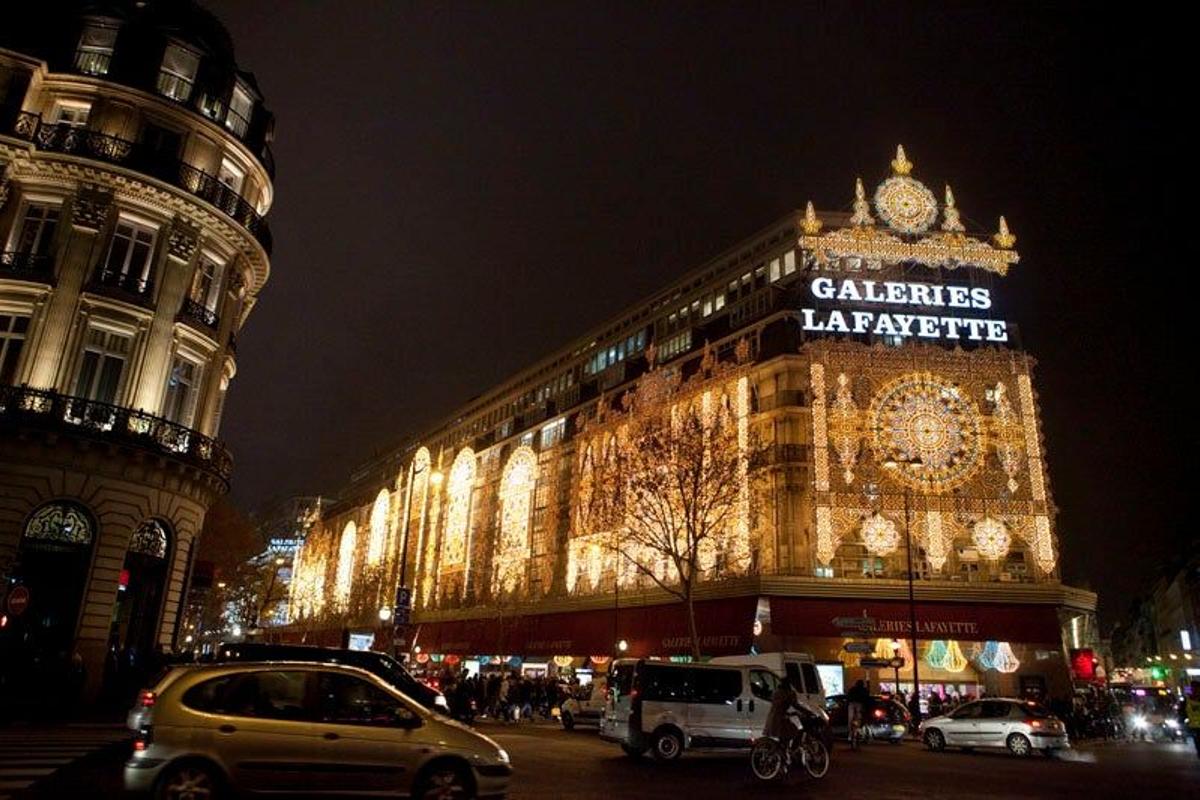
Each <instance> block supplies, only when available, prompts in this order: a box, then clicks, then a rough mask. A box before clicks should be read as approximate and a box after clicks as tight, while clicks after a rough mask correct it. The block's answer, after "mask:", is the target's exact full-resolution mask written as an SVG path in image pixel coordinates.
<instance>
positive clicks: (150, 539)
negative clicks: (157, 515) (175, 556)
mask: <svg viewBox="0 0 1200 800" xmlns="http://www.w3.org/2000/svg"><path fill="white" fill-rule="evenodd" d="M129 552H131V553H140V554H141V555H144V556H150V557H151V558H158V559H163V558H166V557H167V529H166V528H165V527H163V524H162V523H161V522H159V521H158V520H156V519H148V520H146V521H145V522H143V523H142V524H141V525H139V526H138V527H137V530H135V531H134V532H133V536H131V537H130V538H129Z"/></svg>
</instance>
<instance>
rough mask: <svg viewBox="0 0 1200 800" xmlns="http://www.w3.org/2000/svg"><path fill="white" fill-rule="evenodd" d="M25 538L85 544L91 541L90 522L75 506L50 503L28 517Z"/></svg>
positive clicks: (58, 542)
mask: <svg viewBox="0 0 1200 800" xmlns="http://www.w3.org/2000/svg"><path fill="white" fill-rule="evenodd" d="M25 538H26V539H33V540H37V541H41V542H47V543H57V544H67V545H86V544H89V543H90V542H91V541H92V523H91V521H90V520H88V518H87V515H86V514H85V513H84V512H83V510H82V509H80V508H78V507H77V506H73V505H70V504H68V503H50V504H48V505H44V506H42V507H41V508H39V509H38V510H37V511H35V512H34V514H33V516H32V517H30V518H29V522H27V523H26V524H25Z"/></svg>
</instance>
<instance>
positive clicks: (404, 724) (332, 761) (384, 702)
mask: <svg viewBox="0 0 1200 800" xmlns="http://www.w3.org/2000/svg"><path fill="white" fill-rule="evenodd" d="M317 695H318V709H319V710H318V717H317V722H316V724H315V725H314V728H316V730H317V735H318V736H319V737H320V739H321V742H322V746H323V750H322V754H321V755H322V759H321V762H322V768H321V772H322V773H323V775H324V778H325V784H324V786H323V788H326V789H329V790H341V791H345V790H346V788H347V787H354V790H355V791H362V792H392V793H399V792H402V791H407V790H408V787H409V785H410V783H411V781H412V779H413V776H414V775H415V774H416V771H417V767H418V765H419V763H420V761H421V759H422V757H423V755H424V751H425V750H428V749H429V748H428V745H427V743H426V742H424V740H423V737H422V735H421V731H420V728H421V727H422V718H421V715H420V714H419V713H418V712H417V711H416V710H415V703H414V704H413V705H409V704H407V703H405V702H404V701H403V700H401V699H400V698H399V697H398V695H397V693H394V692H393V691H389V690H388V689H386V688H385V687H384V685H383V683H382V682H381V681H377V680H375V679H368V678H367V677H366V676H363V677H360V676H358V675H352V674H348V673H344V672H334V671H322V672H320V673H319V677H318V692H317Z"/></svg>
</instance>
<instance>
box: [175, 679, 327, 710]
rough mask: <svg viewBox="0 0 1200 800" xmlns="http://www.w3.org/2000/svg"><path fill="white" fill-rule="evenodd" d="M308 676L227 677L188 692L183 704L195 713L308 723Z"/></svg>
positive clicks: (198, 686) (310, 708) (309, 704)
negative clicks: (204, 712)
mask: <svg viewBox="0 0 1200 800" xmlns="http://www.w3.org/2000/svg"><path fill="white" fill-rule="evenodd" d="M310 675H311V673H308V672H302V671H291V670H288V671H284V670H271V671H268V672H249V673H242V674H240V675H227V676H225V677H222V678H214V679H213V680H211V681H205V682H204V683H201V684H198V685H196V686H193V687H192V688H190V689H188V690H187V691H186V692H184V694H183V704H184V705H186V706H188V707H189V708H194V709H196V710H197V711H207V712H210V713H216V714H228V715H230V716H236V717H256V718H259V719H280V720H293V721H298V722H299V721H310V720H311V719H312V718H313V713H312V706H311V703H309V702H308V686H309V685H310Z"/></svg>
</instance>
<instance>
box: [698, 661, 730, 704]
mask: <svg viewBox="0 0 1200 800" xmlns="http://www.w3.org/2000/svg"><path fill="white" fill-rule="evenodd" d="M688 672H691V673H693V674H692V676H691V677H692V680H693V681H694V685H693V690H692V691H693V695H694V697H693V699H694V700H695V701H696V702H697V703H719V704H726V703H733V702H735V701H736V700H737V699H738V698H739V697H741V696H742V671H741V670H737V669H693V670H688Z"/></svg>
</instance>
